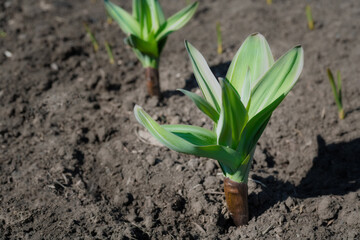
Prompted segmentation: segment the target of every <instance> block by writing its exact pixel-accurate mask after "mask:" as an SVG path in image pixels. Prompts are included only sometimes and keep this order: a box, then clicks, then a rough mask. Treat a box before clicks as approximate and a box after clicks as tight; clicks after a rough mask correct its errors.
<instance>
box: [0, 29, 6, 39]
mask: <svg viewBox="0 0 360 240" xmlns="http://www.w3.org/2000/svg"><path fill="white" fill-rule="evenodd" d="M6 36H7V34H6V32H4V31H3V30H0V37H1V38H5V37H6Z"/></svg>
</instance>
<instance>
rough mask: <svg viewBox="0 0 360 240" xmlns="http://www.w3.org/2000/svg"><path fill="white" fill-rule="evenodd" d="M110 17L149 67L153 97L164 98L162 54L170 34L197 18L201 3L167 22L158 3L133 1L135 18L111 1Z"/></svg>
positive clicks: (106, 1) (182, 11)
mask: <svg viewBox="0 0 360 240" xmlns="http://www.w3.org/2000/svg"><path fill="white" fill-rule="evenodd" d="M104 3H105V8H106V10H107V12H108V13H109V15H110V16H111V17H112V18H113V19H114V20H115V21H116V22H117V23H118V24H119V26H120V28H121V29H122V31H123V32H124V33H125V34H126V35H127V37H126V38H125V43H126V44H127V45H129V46H130V47H131V48H132V49H133V51H134V53H135V55H136V56H137V58H138V59H139V60H140V62H141V63H142V65H143V67H144V68H145V79H146V84H147V90H148V93H149V95H150V96H158V97H160V95H161V92H160V81H159V61H160V54H161V52H162V50H163V48H164V46H165V43H166V40H167V37H168V35H169V34H170V33H172V32H174V31H177V30H179V29H180V28H182V27H183V26H184V25H185V24H186V23H187V22H188V21H189V20H190V19H191V18H192V16H193V15H194V13H195V11H196V8H197V6H198V3H197V2H195V3H193V4H191V5H188V6H187V7H185V8H184V9H182V10H181V11H179V12H178V13H176V14H174V15H173V16H171V17H170V18H168V19H165V16H164V13H163V10H162V9H161V7H160V4H159V2H158V0H133V2H132V3H133V6H132V8H133V9H132V15H131V14H129V13H128V12H126V11H125V10H124V9H122V8H121V7H119V6H117V5H115V4H113V3H112V2H110V1H109V0H104Z"/></svg>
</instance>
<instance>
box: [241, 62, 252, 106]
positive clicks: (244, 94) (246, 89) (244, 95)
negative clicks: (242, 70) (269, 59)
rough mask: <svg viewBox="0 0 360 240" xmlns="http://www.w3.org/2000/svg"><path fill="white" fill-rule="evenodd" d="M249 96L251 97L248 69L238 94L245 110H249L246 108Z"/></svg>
mask: <svg viewBox="0 0 360 240" xmlns="http://www.w3.org/2000/svg"><path fill="white" fill-rule="evenodd" d="M250 95H251V74H250V68H248V69H247V72H246V75H245V81H244V84H243V87H242V89H241V93H240V97H241V102H242V103H243V105H244V107H245V108H246V109H247V110H248V109H249V108H248V106H249V103H250V101H249V100H250Z"/></svg>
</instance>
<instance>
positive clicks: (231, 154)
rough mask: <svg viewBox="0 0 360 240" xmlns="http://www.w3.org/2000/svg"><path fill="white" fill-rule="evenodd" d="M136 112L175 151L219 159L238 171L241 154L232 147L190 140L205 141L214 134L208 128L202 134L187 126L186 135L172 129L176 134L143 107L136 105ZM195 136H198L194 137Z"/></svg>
mask: <svg viewBox="0 0 360 240" xmlns="http://www.w3.org/2000/svg"><path fill="white" fill-rule="evenodd" d="M134 113H135V117H136V119H137V120H138V121H139V123H141V124H142V125H143V126H144V127H145V128H147V129H148V131H149V132H150V133H151V134H152V135H153V136H154V137H155V138H156V139H157V140H158V141H159V142H161V143H162V144H164V145H165V146H167V147H168V148H170V149H172V150H174V151H177V152H181V153H187V154H192V155H195V156H198V157H207V158H212V159H215V160H218V161H219V162H220V164H222V165H224V166H226V167H227V168H228V169H230V170H231V171H236V169H235V168H234V165H235V163H237V162H241V158H240V157H241V156H240V154H239V153H237V152H236V151H235V150H233V149H231V148H228V147H223V146H219V145H196V144H195V142H190V141H194V139H196V141H200V142H201V143H204V141H203V140H201V139H204V136H209V137H210V136H213V135H211V133H210V132H211V131H209V130H207V129H205V130H204V131H203V133H202V136H201V135H200V134H199V133H198V131H199V129H198V128H196V129H194V130H193V131H192V132H191V130H190V128H187V129H186V132H185V133H184V134H185V135H181V134H179V131H175V130H174V129H172V130H173V131H175V132H176V134H174V133H171V132H170V131H168V130H166V129H165V128H172V127H169V126H167V127H165V128H164V127H162V126H160V125H159V124H158V123H156V122H155V121H154V120H153V119H152V118H151V117H150V116H149V115H148V114H147V113H146V112H145V111H144V110H143V109H142V108H141V107H139V106H137V105H136V106H135V108H134ZM173 128H175V127H173ZM202 130H203V129H202ZM189 134H190V135H192V137H190V138H189ZM179 135H181V137H180V136H179ZM194 136H197V137H196V138H194ZM200 136H201V137H200ZM182 137H184V138H182ZM196 143H198V142H196Z"/></svg>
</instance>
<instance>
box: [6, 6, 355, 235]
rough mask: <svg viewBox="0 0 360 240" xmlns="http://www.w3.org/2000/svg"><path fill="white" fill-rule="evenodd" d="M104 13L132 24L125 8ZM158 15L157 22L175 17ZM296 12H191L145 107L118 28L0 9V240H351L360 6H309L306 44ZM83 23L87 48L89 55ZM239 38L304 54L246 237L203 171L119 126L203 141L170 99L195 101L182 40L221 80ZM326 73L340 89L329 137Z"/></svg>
mask: <svg viewBox="0 0 360 240" xmlns="http://www.w3.org/2000/svg"><path fill="white" fill-rule="evenodd" d="M120 2H121V3H120ZM124 2H125V3H124ZM117 3H119V4H121V5H125V8H126V9H130V5H131V1H117ZM161 3H162V5H163V6H165V7H164V8H165V12H166V15H167V16H169V15H170V14H172V13H174V12H175V11H176V10H178V9H180V8H182V7H184V5H185V3H186V1H165V0H164V1H161ZM305 4H306V1H284V0H274V3H273V5H272V6H268V5H266V3H265V0H258V1H250V0H242V1H239V0H227V1H215V0H212V1H210V0H209V1H201V2H200V6H199V9H198V11H197V13H196V15H195V17H194V19H192V20H191V21H190V22H189V24H188V25H187V26H186V27H184V28H183V29H181V30H180V31H179V32H176V33H174V34H173V35H171V36H170V38H169V40H168V44H167V46H166V47H165V50H164V52H163V55H162V59H161V68H160V78H161V87H162V89H163V92H164V99H163V100H162V101H158V100H156V99H155V98H149V97H147V96H146V84H145V82H144V72H143V70H142V68H141V65H140V64H139V62H138V61H137V60H136V58H135V56H134V55H133V53H132V52H131V49H129V48H127V47H125V46H124V44H123V41H122V39H123V38H124V34H123V33H122V32H121V31H120V29H119V28H118V27H117V26H116V24H114V23H113V24H111V25H109V24H108V23H107V22H106V15H105V10H104V8H103V6H102V5H103V4H102V1H99V0H92V1H90V0H86V1H85V0H76V1H69V0H68V1H65V0H51V1H50V0H6V1H5V0H3V1H1V3H0V29H1V30H3V31H4V32H6V34H7V36H6V37H0V69H1V70H0V117H1V120H0V238H1V239H239V238H241V239H359V238H360V201H359V197H360V121H359V119H360V103H359V94H360V83H359V75H360V68H359V62H360V45H359V39H360V25H359V22H360V1H358V0H347V1H341V0H318V1H310V4H311V6H312V8H313V14H314V19H315V21H316V23H315V30H314V31H309V30H308V29H307V23H306V17H305ZM216 21H220V22H221V26H222V30H223V41H224V49H225V52H224V53H223V54H222V55H221V56H219V55H217V52H216V49H217V45H216V33H215V24H216ZM84 22H86V23H87V24H88V26H89V27H90V28H91V29H92V30H93V32H94V34H95V36H96V38H97V39H98V41H99V44H100V50H99V51H98V52H96V53H95V52H94V50H93V48H92V44H91V41H90V39H89V37H88V36H87V35H86V32H85V29H84V26H83V23H84ZM252 32H260V33H262V34H263V35H264V36H265V37H266V38H267V40H268V41H269V44H270V46H271V48H272V50H273V53H274V56H275V57H276V58H278V57H279V56H280V55H281V54H283V53H284V52H285V51H287V50H288V49H290V48H291V47H292V46H294V45H296V44H302V45H303V47H304V49H305V66H304V70H303V73H302V75H301V78H300V80H299V82H298V84H297V85H296V86H295V88H294V89H293V91H292V92H291V93H290V94H289V95H288V97H287V98H286V100H285V101H284V102H283V103H282V104H281V106H280V107H279V108H278V109H277V110H276V111H275V113H274V114H273V117H272V119H271V121H270V123H269V126H268V127H267V129H266V130H265V132H264V134H263V136H262V137H261V139H260V141H259V144H258V147H257V150H256V153H255V161H254V164H253V168H252V171H251V174H250V180H249V210H250V222H249V225H248V226H244V227H241V228H238V229H236V228H235V226H234V225H233V223H232V222H231V220H230V219H229V214H228V212H227V209H226V207H225V198H224V194H223V176H222V174H221V170H220V169H219V167H218V165H217V163H216V161H213V160H208V159H201V158H200V159H199V158H196V157H193V156H188V155H183V154H178V153H176V152H173V151H170V150H168V149H166V148H164V147H160V146H157V145H156V143H154V142H153V141H152V140H151V139H149V138H148V135H147V134H146V131H145V130H144V129H143V128H142V127H141V126H140V125H139V124H138V123H137V121H136V120H135V118H134V115H133V112H132V110H133V106H134V104H135V103H136V104H139V105H141V106H143V108H144V109H145V110H147V111H148V112H149V113H150V114H151V115H152V116H153V117H154V118H155V119H157V120H158V121H159V122H162V123H183V124H193V125H198V126H204V127H210V120H209V119H207V118H206V117H205V116H204V115H202V113H201V112H200V111H199V110H197V109H196V107H195V105H194V104H192V103H191V101H190V100H189V99H187V98H186V97H184V96H183V95H181V94H180V93H179V92H176V91H175V89H177V88H186V89H188V90H189V89H190V90H192V91H196V92H198V88H197V85H196V82H195V79H194V77H193V75H192V69H191V65H190V62H189V59H188V57H187V54H186V51H185V48H184V45H183V40H184V39H185V38H186V39H187V40H189V41H190V42H191V43H192V44H193V45H195V46H196V47H197V48H198V49H199V50H200V51H201V52H202V53H203V54H204V56H205V57H206V59H208V62H209V64H210V66H212V70H213V71H214V73H215V75H216V76H224V75H225V74H226V70H227V67H228V66H229V63H230V61H231V59H232V57H233V56H234V54H235V52H236V50H237V49H238V47H239V46H240V44H241V42H242V41H243V40H244V39H245V37H246V36H247V35H249V34H251V33H252ZM105 40H106V41H108V42H109V43H110V44H111V45H112V47H113V51H114V57H115V60H116V64H115V65H111V64H109V60H108V57H107V54H106V51H105V48H104V41H105ZM5 51H8V52H6V54H7V55H8V56H9V52H10V53H12V57H7V56H5V54H4V53H5ZM327 67H330V68H331V69H333V70H336V69H340V70H341V73H342V76H343V79H344V83H343V85H344V93H343V94H344V106H345V111H346V118H345V119H344V120H342V121H339V120H338V118H337V108H336V105H335V104H334V100H333V96H332V92H331V88H330V85H329V83H328V80H327V76H326V72H325V70H326V68H327ZM153 144H155V145H153Z"/></svg>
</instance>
